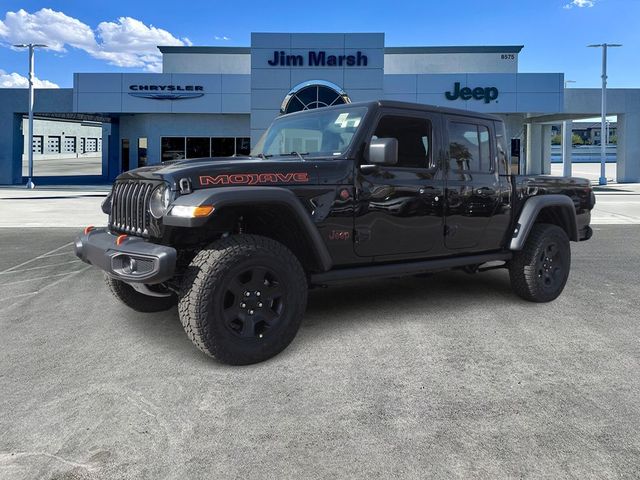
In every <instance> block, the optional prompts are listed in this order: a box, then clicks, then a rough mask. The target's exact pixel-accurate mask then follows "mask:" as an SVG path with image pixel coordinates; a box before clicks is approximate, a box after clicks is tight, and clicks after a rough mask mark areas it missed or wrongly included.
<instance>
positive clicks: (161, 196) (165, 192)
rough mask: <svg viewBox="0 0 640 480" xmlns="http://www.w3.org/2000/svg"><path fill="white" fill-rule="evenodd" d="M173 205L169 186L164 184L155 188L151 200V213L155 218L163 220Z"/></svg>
mask: <svg viewBox="0 0 640 480" xmlns="http://www.w3.org/2000/svg"><path fill="white" fill-rule="evenodd" d="M170 204H171V189H170V188H169V186H168V185H166V184H162V185H159V186H157V187H156V188H155V190H154V191H153V192H152V193H151V199H150V200H149V211H150V212H151V215H153V216H154V217H155V218H161V217H162V216H164V215H165V214H166V213H167V212H168V211H169V205H170Z"/></svg>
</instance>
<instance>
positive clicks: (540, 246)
mask: <svg viewBox="0 0 640 480" xmlns="http://www.w3.org/2000/svg"><path fill="white" fill-rule="evenodd" d="M570 267H571V248H570V246H569V237H567V234H566V232H565V231H564V230H563V229H562V228H560V227H558V226H556V225H551V224H546V223H537V224H535V225H534V226H533V228H532V229H531V232H530V233H529V237H528V238H527V241H526V242H525V244H524V248H523V249H522V250H520V251H518V252H515V253H514V255H513V258H512V259H511V261H510V262H509V276H510V278H511V288H512V289H513V291H514V292H515V293H516V294H517V295H519V296H520V297H522V298H524V299H525V300H529V301H530V302H550V301H552V300H555V299H556V298H557V297H558V295H560V293H562V290H563V289H564V286H565V285H566V283H567V279H568V278H569V270H570Z"/></svg>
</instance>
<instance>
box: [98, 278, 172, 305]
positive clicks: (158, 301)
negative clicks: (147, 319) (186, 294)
mask: <svg viewBox="0 0 640 480" xmlns="http://www.w3.org/2000/svg"><path fill="white" fill-rule="evenodd" d="M104 279H105V282H106V283H107V286H108V287H109V290H111V293H113V296H114V297H116V298H117V299H118V300H120V301H121V302H122V303H124V304H125V305H126V306H127V307H129V308H132V309H133V310H135V311H136V312H145V313H153V312H164V311H165V310H169V309H170V308H171V307H174V306H175V305H176V304H177V303H178V297H177V295H176V294H175V293H173V292H167V293H170V294H169V295H167V296H161V297H154V296H151V295H145V294H143V293H140V292H138V291H137V290H135V289H134V288H133V287H132V286H131V285H129V284H128V283H125V282H123V281H121V280H116V279H115V278H111V277H110V276H109V275H106V274H105V276H104Z"/></svg>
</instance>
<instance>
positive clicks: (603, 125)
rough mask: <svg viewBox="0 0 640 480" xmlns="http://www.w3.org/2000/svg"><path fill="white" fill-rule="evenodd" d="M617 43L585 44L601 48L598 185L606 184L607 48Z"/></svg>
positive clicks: (617, 45)
mask: <svg viewBox="0 0 640 480" xmlns="http://www.w3.org/2000/svg"><path fill="white" fill-rule="evenodd" d="M621 46H622V45H621V44H619V43H599V44H597V45H587V47H591V48H602V118H601V120H600V182H599V183H600V185H606V184H607V177H606V175H605V173H606V171H605V164H606V161H607V145H606V142H604V141H603V135H604V132H605V130H606V128H607V125H606V123H607V48H608V47H621Z"/></svg>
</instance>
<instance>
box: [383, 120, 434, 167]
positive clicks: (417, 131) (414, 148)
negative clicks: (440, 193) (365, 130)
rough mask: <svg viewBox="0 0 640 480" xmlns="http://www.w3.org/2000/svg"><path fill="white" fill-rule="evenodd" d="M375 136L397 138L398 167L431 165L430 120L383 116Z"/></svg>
mask: <svg viewBox="0 0 640 480" xmlns="http://www.w3.org/2000/svg"><path fill="white" fill-rule="evenodd" d="M374 137H377V138H395V139H397V140H398V164H397V166H398V167H405V168H428V167H430V166H431V162H430V158H431V151H430V150H431V122H429V120H427V119H425V118H418V117H400V116H391V115H389V116H385V117H382V118H381V119H380V122H378V126H377V128H376V131H375V133H374Z"/></svg>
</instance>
